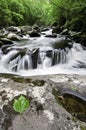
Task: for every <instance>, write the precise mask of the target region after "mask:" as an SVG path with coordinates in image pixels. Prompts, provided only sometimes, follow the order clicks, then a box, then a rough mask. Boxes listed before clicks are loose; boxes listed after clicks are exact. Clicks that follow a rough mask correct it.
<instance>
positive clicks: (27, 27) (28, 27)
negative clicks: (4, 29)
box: [21, 26, 32, 34]
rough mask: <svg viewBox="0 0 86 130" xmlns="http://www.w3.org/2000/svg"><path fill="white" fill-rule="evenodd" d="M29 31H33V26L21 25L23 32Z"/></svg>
mask: <svg viewBox="0 0 86 130" xmlns="http://www.w3.org/2000/svg"><path fill="white" fill-rule="evenodd" d="M28 31H32V27H31V26H22V27H21V34H27V33H28Z"/></svg>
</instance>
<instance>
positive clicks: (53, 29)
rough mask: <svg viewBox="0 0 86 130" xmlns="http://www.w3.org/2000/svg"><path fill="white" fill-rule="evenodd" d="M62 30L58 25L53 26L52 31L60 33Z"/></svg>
mask: <svg viewBox="0 0 86 130" xmlns="http://www.w3.org/2000/svg"><path fill="white" fill-rule="evenodd" d="M62 31H63V29H62V27H60V26H53V27H52V33H61V32H62Z"/></svg>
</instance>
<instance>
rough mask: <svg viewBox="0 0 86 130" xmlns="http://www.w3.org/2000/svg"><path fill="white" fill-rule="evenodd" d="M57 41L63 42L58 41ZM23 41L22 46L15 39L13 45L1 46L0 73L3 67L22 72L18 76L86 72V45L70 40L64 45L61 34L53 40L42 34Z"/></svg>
mask: <svg viewBox="0 0 86 130" xmlns="http://www.w3.org/2000/svg"><path fill="white" fill-rule="evenodd" d="M47 33H49V32H47ZM59 40H63V41H62V42H61V43H60V42H59ZM25 42H26V43H25V45H24V43H23V42H19V43H17V42H16V44H14V45H11V46H9V45H3V46H2V47H1V49H0V73H2V72H6V70H7V72H9V71H11V72H12V73H14V72H15V73H17V74H20V73H21V71H22V75H23V74H26V73H27V75H30V74H31V75H39V74H57V73H79V72H80V73H85V74H86V70H85V69H86V48H85V47H84V48H83V46H81V45H80V44H78V43H75V42H71V47H70V46H69V45H68V43H67V42H65V45H64V39H63V38H62V39H61V37H60V39H59V38H58V37H57V38H54V39H53V38H47V37H44V36H42V37H40V38H38V39H36V38H35V39H31V41H30V42H29V40H28V41H25ZM54 43H55V46H54ZM17 44H18V45H17ZM60 44H61V47H60ZM53 46H54V47H53ZM55 47H56V48H55ZM3 69H4V70H3Z"/></svg>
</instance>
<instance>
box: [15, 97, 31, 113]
mask: <svg viewBox="0 0 86 130" xmlns="http://www.w3.org/2000/svg"><path fill="white" fill-rule="evenodd" d="M29 105H30V102H29V100H27V99H26V98H25V97H24V96H22V95H21V96H20V97H19V98H18V99H15V100H14V103H13V109H14V110H15V111H16V112H18V113H20V114H22V113H23V112H24V111H26V110H27V109H28V107H29Z"/></svg>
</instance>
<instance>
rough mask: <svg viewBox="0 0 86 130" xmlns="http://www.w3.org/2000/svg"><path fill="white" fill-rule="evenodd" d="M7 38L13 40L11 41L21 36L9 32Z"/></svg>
mask: <svg viewBox="0 0 86 130" xmlns="http://www.w3.org/2000/svg"><path fill="white" fill-rule="evenodd" d="M7 38H8V39H10V40H13V41H20V40H21V37H20V36H18V35H17V34H15V33H9V34H8V35H7Z"/></svg>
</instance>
